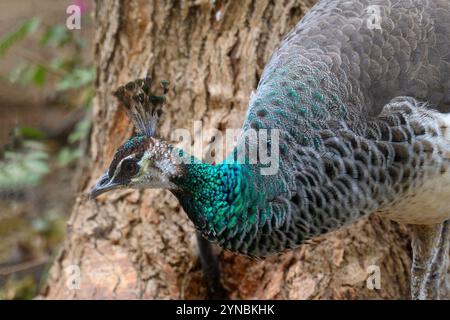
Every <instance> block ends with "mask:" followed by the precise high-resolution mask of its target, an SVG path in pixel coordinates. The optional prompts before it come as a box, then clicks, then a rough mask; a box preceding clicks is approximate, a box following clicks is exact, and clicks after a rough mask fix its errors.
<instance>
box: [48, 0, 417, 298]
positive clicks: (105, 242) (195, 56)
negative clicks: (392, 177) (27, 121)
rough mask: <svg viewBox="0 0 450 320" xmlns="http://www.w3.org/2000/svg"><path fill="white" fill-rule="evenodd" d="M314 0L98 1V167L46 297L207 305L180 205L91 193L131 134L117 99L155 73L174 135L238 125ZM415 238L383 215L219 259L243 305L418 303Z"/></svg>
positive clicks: (87, 182) (94, 161) (153, 196)
mask: <svg viewBox="0 0 450 320" xmlns="http://www.w3.org/2000/svg"><path fill="white" fill-rule="evenodd" d="M312 2H314V1H307V0H303V1H302V0H284V1H270V0H258V1H256V0H253V1H251V0H245V1H209V0H198V1H158V0H148V1H144V0H142V1H119V0H111V1H97V7H96V14H95V16H96V23H97V35H96V49H95V51H96V62H97V72H98V75H97V81H96V87H97V96H96V99H95V107H94V128H93V132H92V136H91V148H90V153H89V155H88V157H89V158H90V163H91V165H90V168H89V169H88V170H86V172H85V174H84V176H83V179H82V181H81V183H80V189H79V195H78V197H77V201H76V204H75V207H74V209H73V212H72V216H71V219H70V221H69V223H68V234H67V239H66V241H65V243H64V246H63V248H62V251H61V253H60V255H59V257H58V258H57V259H56V260H55V262H54V263H53V266H52V268H51V272H50V275H49V279H48V283H47V285H46V286H45V288H44V290H43V295H44V296H45V297H47V298H76V299H83V298H123V299H126V298H144V299H166V298H170V299H179V298H186V299H194V298H197V299H203V298H205V296H206V290H205V287H204V285H203V282H202V273H201V269H200V265H199V261H198V254H197V247H196V243H195V234H194V229H193V226H192V223H191V222H190V221H189V220H188V219H187V217H186V215H185V214H184V212H183V210H182V209H181V207H180V205H179V204H178V203H177V201H176V199H175V197H174V196H172V195H171V194H170V193H169V192H167V191H163V190H147V191H118V192H114V193H110V194H106V195H105V196H102V197H100V199H99V200H97V201H90V200H89V199H88V198H87V196H86V192H87V191H88V190H89V188H90V186H91V185H92V184H93V183H94V181H95V179H96V178H98V177H99V176H100V174H101V173H102V172H103V170H105V169H106V168H107V166H108V165H109V161H110V160H111V158H112V155H113V153H114V151H115V149H116V148H117V147H118V146H119V145H120V144H121V143H122V142H123V141H124V140H125V139H127V138H128V137H129V136H130V134H131V132H132V127H131V125H130V123H129V121H128V119H127V118H126V116H125V113H124V112H123V110H121V109H120V108H118V104H117V101H116V100H115V98H114V97H113V96H112V95H111V92H112V91H113V90H114V89H115V88H116V87H117V86H118V85H120V84H123V83H125V82H127V81H129V80H132V79H134V78H136V77H140V76H143V75H145V74H146V73H147V72H148V73H149V74H151V75H153V76H154V77H156V78H159V79H162V78H164V79H169V80H170V81H171V86H172V90H171V92H170V95H169V100H170V103H169V105H168V107H167V108H166V109H165V113H164V116H163V119H162V123H161V130H160V132H161V134H162V136H163V137H169V134H170V132H171V130H172V129H174V128H191V127H192V123H193V121H194V120H202V121H203V126H204V128H218V129H219V130H224V129H225V128H239V127H240V126H241V125H242V121H243V118H244V115H245V111H246V106H247V102H248V98H249V96H250V93H251V91H252V90H254V89H255V88H256V85H257V82H258V79H259V76H260V74H261V71H262V69H263V67H264V65H265V63H266V61H267V60H268V58H269V57H270V55H271V53H272V52H273V50H274V49H275V48H276V46H277V44H278V43H279V41H280V39H281V38H282V37H283V35H285V34H286V33H287V32H288V31H289V29H290V28H291V27H292V26H293V25H294V24H295V23H296V22H297V21H298V20H299V19H300V18H301V16H303V15H304V14H305V13H306V12H307V10H308V8H309V7H311V5H312ZM409 238H410V237H409V232H408V229H407V228H406V227H404V226H401V225H398V224H396V223H393V222H390V221H386V220H383V219H381V218H379V217H376V216H374V217H371V218H369V219H366V220H361V221H359V222H357V223H355V224H353V225H351V226H350V227H348V228H345V229H344V230H340V231H338V232H334V233H331V234H329V235H327V236H323V237H320V238H316V239H313V240H312V241H310V242H309V243H307V244H305V245H303V246H302V247H301V248H299V249H297V250H294V251H291V252H287V253H285V254H282V255H279V256H274V257H271V258H268V259H265V260H259V261H255V260H251V259H249V258H245V257H239V256H236V255H234V254H232V253H228V252H223V251H220V250H219V252H220V253H219V254H220V260H221V267H222V269H223V278H222V279H223V283H224V285H225V287H226V288H227V289H228V290H229V291H230V296H231V298H233V299H244V298H247V299H249V298H250V299H254V298H256V299H362V298H375V299H377V298H407V297H408V296H409V269H410V245H409ZM70 265H78V266H79V267H80V269H81V283H80V289H79V290H71V289H70V288H68V287H67V281H68V276H69V274H68V273H67V272H66V271H67V267H68V266H70ZM370 265H377V266H379V268H380V271H381V289H380V290H370V289H368V288H367V287H366V279H367V278H368V276H369V273H368V271H367V268H368V266H370Z"/></svg>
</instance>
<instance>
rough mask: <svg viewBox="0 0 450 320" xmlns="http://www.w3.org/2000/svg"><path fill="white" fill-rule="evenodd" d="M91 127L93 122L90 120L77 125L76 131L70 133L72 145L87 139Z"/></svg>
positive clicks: (84, 120) (69, 139) (69, 138)
mask: <svg viewBox="0 0 450 320" xmlns="http://www.w3.org/2000/svg"><path fill="white" fill-rule="evenodd" d="M90 127H91V122H90V121H89V120H88V119H83V120H81V121H80V122H78V123H77V125H76V126H75V129H74V130H73V131H72V132H71V133H70V135H69V137H68V141H69V142H70V143H75V142H77V141H81V140H83V139H85V138H86V137H87V135H88V133H89V129H90Z"/></svg>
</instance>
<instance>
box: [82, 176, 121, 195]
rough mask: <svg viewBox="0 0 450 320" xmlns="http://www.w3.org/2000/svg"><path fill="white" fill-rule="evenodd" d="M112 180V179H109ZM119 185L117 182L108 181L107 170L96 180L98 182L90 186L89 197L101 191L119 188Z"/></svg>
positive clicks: (99, 193)
mask: <svg viewBox="0 0 450 320" xmlns="http://www.w3.org/2000/svg"><path fill="white" fill-rule="evenodd" d="M111 180H112V179H111ZM120 187H121V185H120V184H119V183H116V182H113V181H110V178H109V175H108V171H106V172H105V173H104V174H103V175H102V176H101V177H100V179H99V180H98V182H97V183H96V184H95V186H94V187H92V189H91V192H90V193H89V197H90V198H91V199H95V198H97V197H98V196H99V195H101V194H102V193H105V192H107V191H110V190H113V189H117V188H120Z"/></svg>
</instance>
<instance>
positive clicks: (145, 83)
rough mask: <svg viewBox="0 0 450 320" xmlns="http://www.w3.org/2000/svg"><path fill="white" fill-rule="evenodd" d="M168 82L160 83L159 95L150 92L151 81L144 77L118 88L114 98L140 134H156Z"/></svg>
mask: <svg viewBox="0 0 450 320" xmlns="http://www.w3.org/2000/svg"><path fill="white" fill-rule="evenodd" d="M168 90H169V81H167V80H163V81H161V82H160V88H159V91H160V94H157V93H156V92H155V91H153V90H152V79H151V78H150V77H145V78H143V79H136V80H134V81H131V82H128V83H127V84H126V85H124V86H121V87H119V88H118V89H117V90H116V91H115V92H114V96H116V97H117V99H119V101H120V102H121V103H122V104H123V106H124V107H125V109H126V111H127V115H128V117H129V118H130V120H131V121H132V122H133V124H134V126H135V127H136V129H137V130H138V131H139V133H140V134H142V135H144V136H147V137H153V136H155V134H156V126H157V124H158V119H159V117H160V116H161V113H162V107H163V105H164V104H165V102H166V94H167V92H168Z"/></svg>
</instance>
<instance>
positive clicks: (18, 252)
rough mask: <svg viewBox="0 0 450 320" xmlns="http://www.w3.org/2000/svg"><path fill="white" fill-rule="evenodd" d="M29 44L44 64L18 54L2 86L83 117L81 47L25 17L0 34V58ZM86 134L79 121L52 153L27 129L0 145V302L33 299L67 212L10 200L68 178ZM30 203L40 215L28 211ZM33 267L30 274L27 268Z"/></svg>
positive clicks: (70, 36) (74, 35)
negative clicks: (30, 90)
mask: <svg viewBox="0 0 450 320" xmlns="http://www.w3.org/2000/svg"><path fill="white" fill-rule="evenodd" d="M30 38H31V39H32V40H33V41H34V43H36V44H37V46H38V48H42V49H43V50H45V51H46V52H48V55H49V56H48V57H46V58H45V60H42V59H39V55H36V54H34V53H33V52H27V51H26V50H25V51H24V53H20V54H18V55H17V63H16V64H15V65H14V66H12V68H11V71H10V72H9V73H8V74H6V75H2V77H3V78H4V80H6V81H8V82H10V83H12V84H15V85H18V86H23V87H25V88H26V87H30V86H33V87H37V88H42V89H44V88H45V89H46V91H48V92H51V93H52V95H55V96H57V97H63V99H66V100H67V99H72V100H75V101H76V103H75V104H74V103H69V101H66V100H63V101H62V105H72V106H73V105H75V106H78V108H85V109H86V111H87V110H88V109H89V108H90V106H91V104H92V99H93V96H94V92H95V91H94V88H93V80H94V78H95V69H94V68H93V66H92V64H91V63H92V62H91V61H88V62H86V60H85V59H84V58H83V50H84V51H85V50H86V46H87V44H88V43H87V42H86V39H84V38H83V37H82V34H81V33H80V32H74V31H72V30H68V29H67V28H66V27H65V26H64V25H48V24H46V22H45V19H44V18H40V17H33V18H30V19H27V20H25V21H23V22H22V23H20V24H19V25H18V26H17V27H16V28H15V29H14V30H12V31H10V32H8V33H7V34H0V58H1V57H2V56H4V55H6V54H8V53H9V52H10V50H11V49H12V48H14V46H17V45H19V44H21V43H22V44H23V40H25V39H30ZM22 51H23V50H22ZM74 97H75V99H74ZM72 100H71V102H72ZM41 110H42V109H41ZM86 114H87V112H86ZM90 126H91V123H90V119H89V118H88V117H85V118H84V119H83V120H81V121H79V122H78V123H77V124H76V125H75V127H74V129H73V131H72V132H71V133H70V134H69V135H68V136H67V140H66V141H65V142H64V143H62V144H61V143H60V141H58V142H59V143H58V147H57V149H56V150H55V143H54V142H55V141H53V142H50V141H49V140H48V139H47V138H48V137H47V136H46V133H45V131H44V132H43V131H41V130H39V129H38V128H34V127H30V126H27V125H24V126H18V127H16V128H15V129H14V130H13V131H12V132H11V134H10V139H9V141H8V143H7V144H6V145H0V239H2V241H0V299H30V298H33V297H34V296H35V295H36V293H37V290H38V287H39V282H40V280H39V278H41V279H42V277H45V275H42V273H43V272H44V271H45V270H44V269H45V261H46V259H47V260H48V259H49V257H50V256H51V255H52V254H53V252H54V249H55V247H56V246H57V245H58V244H59V243H61V241H62V240H63V238H64V233H65V223H66V222H65V219H66V218H65V214H67V212H65V211H66V210H67V209H66V210H64V209H62V208H64V207H63V206H62V207H61V206H56V207H55V206H54V204H53V202H52V205H47V204H46V203H44V204H42V202H45V201H47V200H48V199H50V198H51V197H55V196H54V195H49V196H48V197H47V196H46V197H45V200H43V201H41V202H33V201H31V200H30V201H28V200H26V201H25V200H20V198H17V199H19V200H17V199H16V198H14V197H11V195H12V194H15V193H16V192H17V191H19V192H28V190H32V191H30V193H31V194H33V193H34V195H36V194H38V193H37V192H36V190H39V189H42V188H44V190H43V192H44V193H45V192H48V189H46V188H47V187H45V186H47V185H48V184H49V183H48V181H49V179H43V178H44V177H45V176H46V175H48V174H49V173H51V172H52V173H55V175H56V172H57V171H58V170H66V171H63V172H64V173H67V172H68V171H67V170H70V168H69V167H68V166H70V165H73V164H75V163H76V162H77V160H78V159H79V158H80V156H81V155H82V154H83V150H84V148H85V143H84V142H85V141H86V138H87V136H88V134H89V130H90ZM42 129H44V128H42ZM72 167H74V166H72ZM50 178H51V177H50ZM50 180H51V179H50ZM56 188H57V187H56ZM67 189H70V188H67ZM50 190H51V189H50ZM41 192H42V191H41ZM5 196H6V197H5ZM33 197H34V196H31V198H33ZM25 199H26V198H25ZM4 200H6V202H5V201H4ZM11 200H13V201H11ZM36 203H40V204H41V206H42V208H41V207H40V208H36V207H35V204H36ZM42 259H44V262H41V260H42ZM36 261H37V262H38V265H37V266H32V267H29V266H28V265H27V264H29V263H31V264H33V262H36ZM11 267H12V269H11V270H15V268H16V269H20V270H21V271H18V272H12V273H10V274H9V273H8V274H7V275H3V276H2V270H3V271H4V270H10V269H9V268H11ZM21 268H23V269H21ZM44 273H45V272H44ZM41 281H42V280H41Z"/></svg>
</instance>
